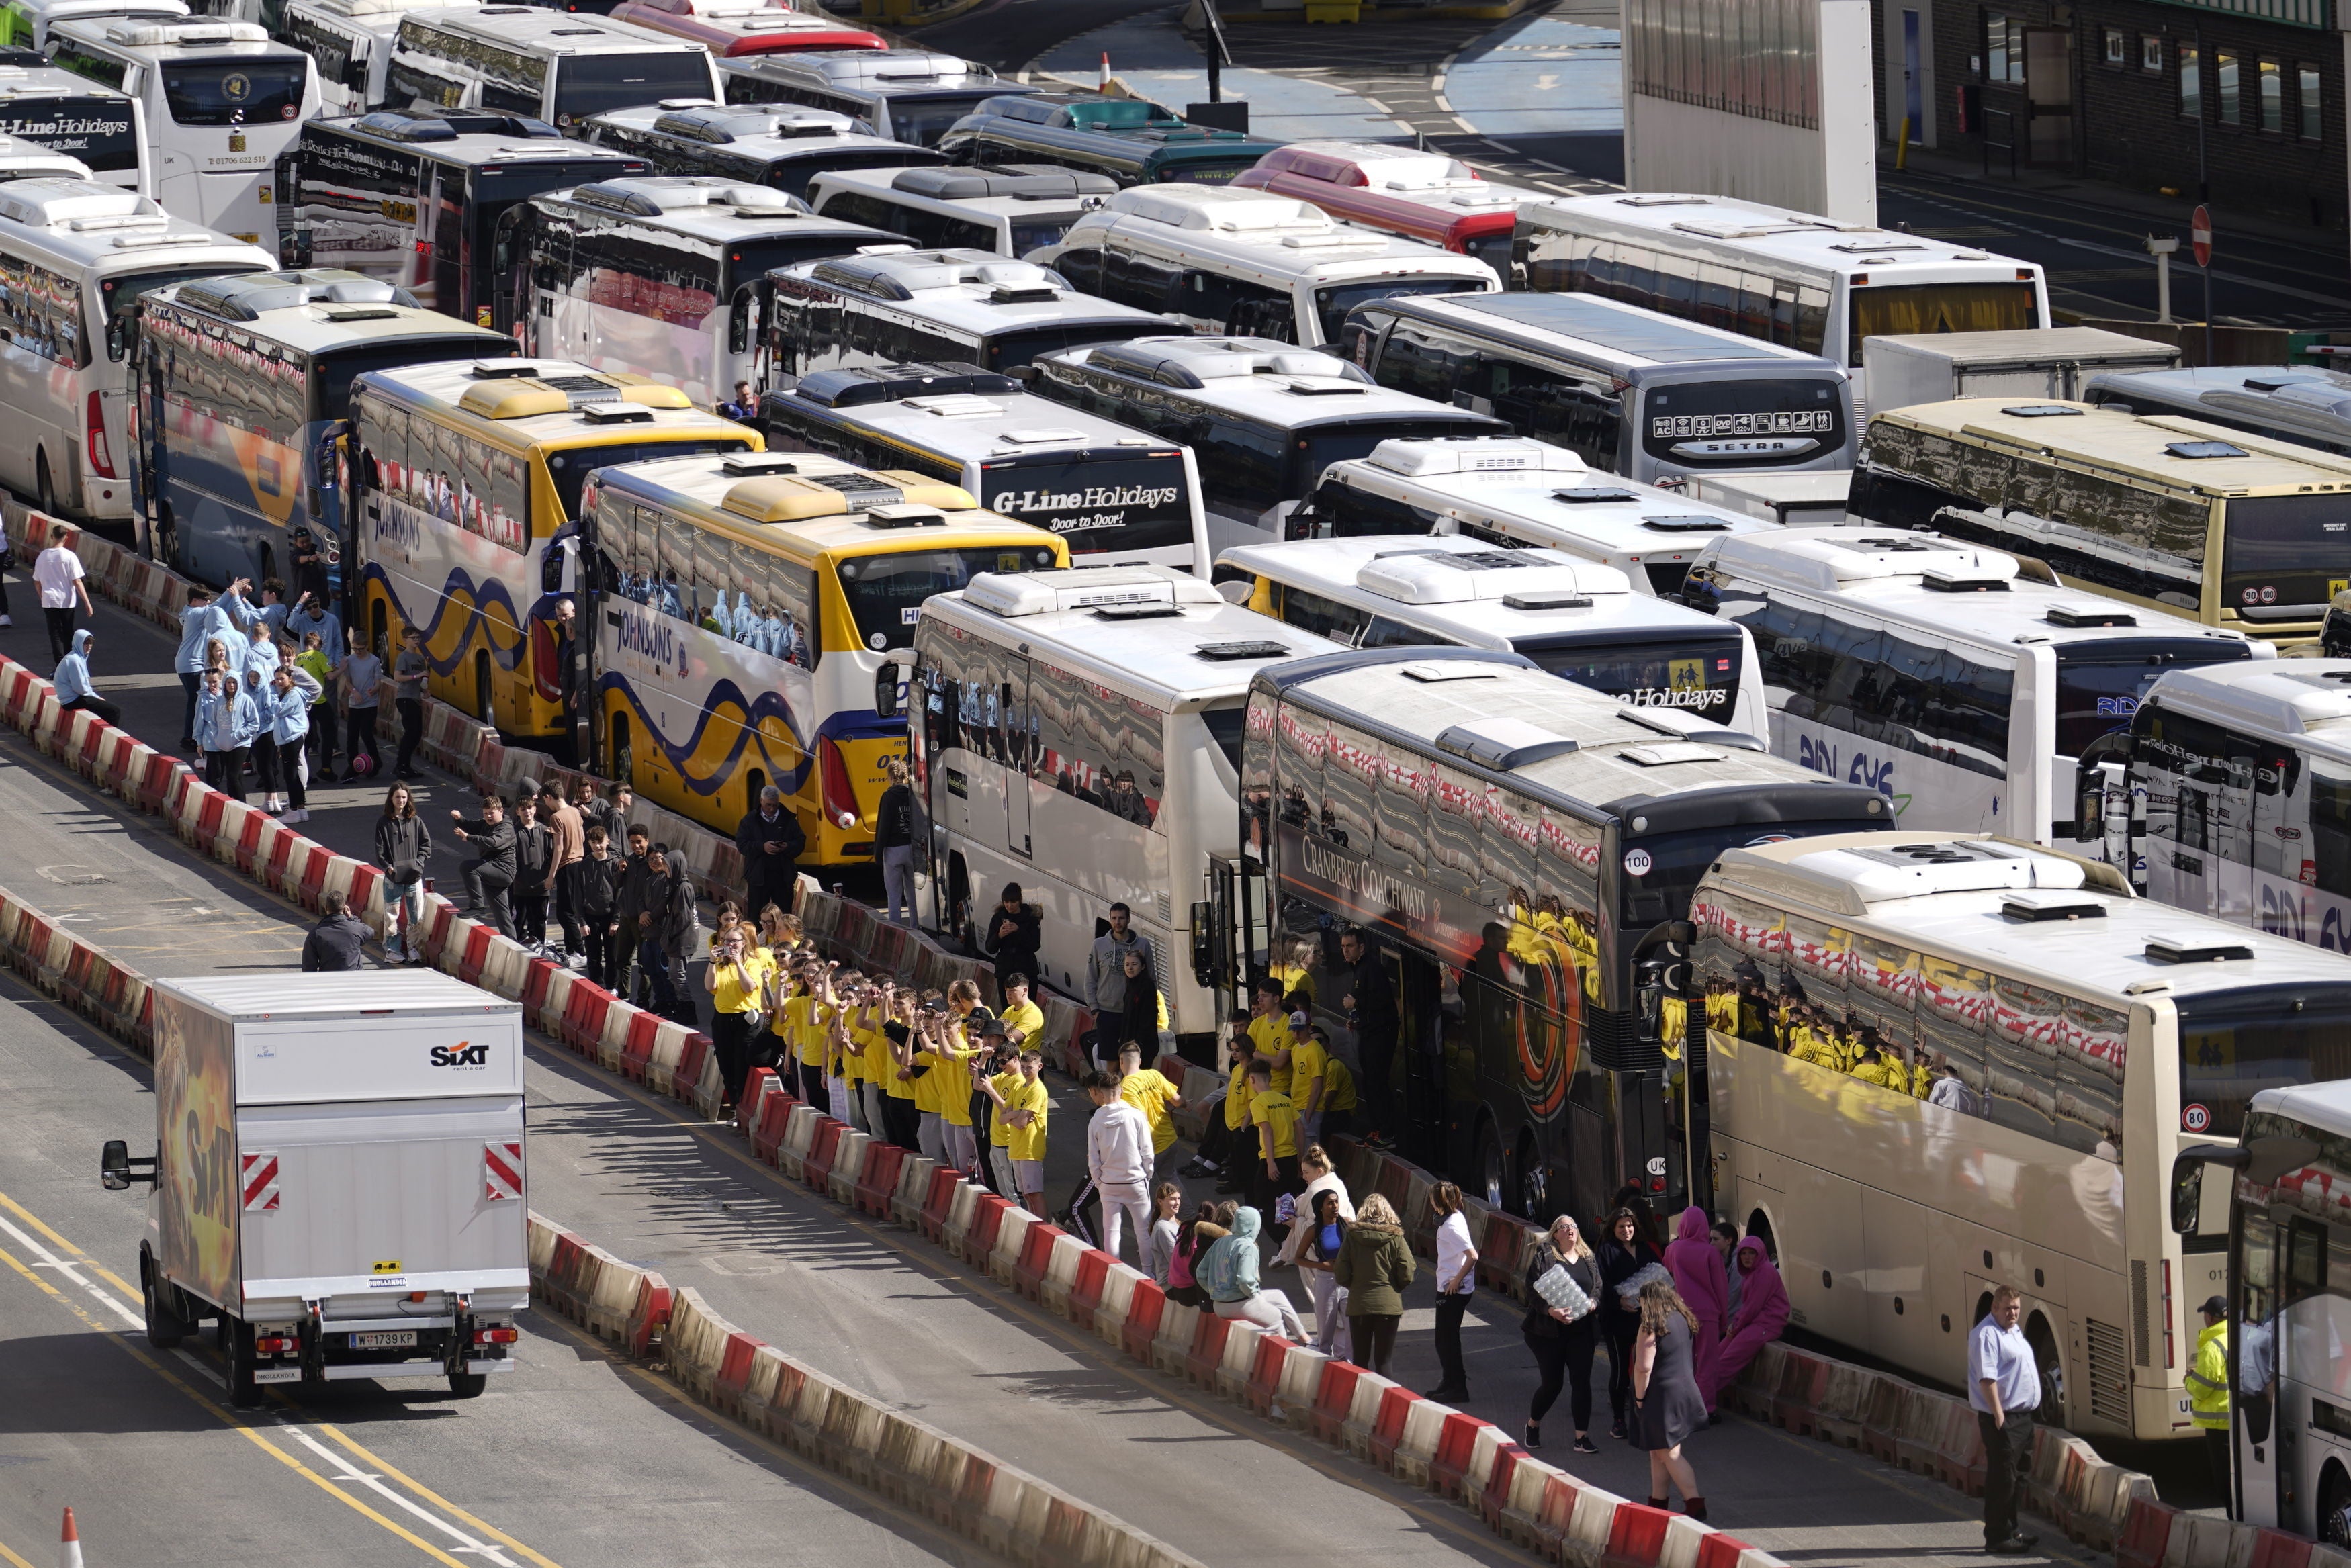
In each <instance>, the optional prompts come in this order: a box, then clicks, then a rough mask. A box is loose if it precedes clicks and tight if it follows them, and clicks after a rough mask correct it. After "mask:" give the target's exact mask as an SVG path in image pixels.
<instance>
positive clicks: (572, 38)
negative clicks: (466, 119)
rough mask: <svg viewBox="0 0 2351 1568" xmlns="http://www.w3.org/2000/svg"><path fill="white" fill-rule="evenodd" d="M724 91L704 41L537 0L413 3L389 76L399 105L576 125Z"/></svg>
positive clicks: (394, 104)
mask: <svg viewBox="0 0 2351 1568" xmlns="http://www.w3.org/2000/svg"><path fill="white" fill-rule="evenodd" d="M719 97H720V94H719V90H718V75H717V71H716V68H715V67H713V66H712V65H711V63H710V53H709V51H708V50H706V49H705V48H703V47H702V46H701V45H699V44H690V43H687V42H686V41H685V40H684V39H683V38H671V37H664V36H663V35H661V34H659V33H653V32H648V31H646V30H645V29H644V28H643V27H632V26H629V25H628V24H627V23H626V22H615V21H613V20H612V19H611V17H609V16H591V15H588V14H586V13H578V12H567V11H553V10H544V9H541V8H540V7H538V6H536V5H465V6H450V7H444V8H441V9H436V10H429V11H413V12H411V13H410V14H409V15H408V16H405V17H403V18H402V21H401V24H400V32H399V35H398V36H397V37H396V38H395V39H394V40H393V43H392V68H391V71H390V72H389V74H388V75H387V76H386V77H385V78H384V102H385V104H386V105H388V106H389V107H391V108H392V109H419V108H422V109H499V110H503V111H504V112H506V113H507V114H527V115H529V116H531V117H532V118H534V119H543V120H546V121H547V122H548V123H549V124H550V125H559V126H562V127H564V128H565V129H566V130H569V128H571V127H572V126H575V125H584V124H586V123H587V121H588V120H589V119H590V118H591V117H593V116H595V115H599V114H603V113H606V112H608V111H610V110H611V109H631V108H633V107H635V106H636V105H638V104H645V103H658V102H660V101H661V100H662V99H665V98H692V99H708V100H712V101H716V99H718V98H719Z"/></svg>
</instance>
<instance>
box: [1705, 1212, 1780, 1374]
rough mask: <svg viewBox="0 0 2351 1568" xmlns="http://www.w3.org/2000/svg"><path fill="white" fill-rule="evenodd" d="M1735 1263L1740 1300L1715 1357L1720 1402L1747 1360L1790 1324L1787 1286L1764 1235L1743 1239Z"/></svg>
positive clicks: (1731, 1315)
mask: <svg viewBox="0 0 2351 1568" xmlns="http://www.w3.org/2000/svg"><path fill="white" fill-rule="evenodd" d="M1733 1263H1734V1266H1735V1268H1736V1269H1737V1271H1738V1275H1739V1304H1738V1305H1737V1306H1736V1307H1734V1308H1733V1309H1731V1314H1730V1335H1729V1338H1727V1339H1725V1340H1724V1341H1723V1342H1722V1350H1721V1353H1720V1354H1719V1355H1717V1356H1716V1357H1715V1362H1714V1388H1715V1394H1716V1397H1717V1402H1718V1403H1719V1401H1720V1396H1721V1393H1722V1390H1724V1389H1725V1388H1728V1387H1729V1386H1731V1385H1732V1384H1733V1383H1736V1382H1738V1381H1739V1375H1740V1373H1742V1372H1744V1371H1746V1370H1747V1364H1748V1363H1749V1362H1750V1361H1752V1360H1754V1359H1755V1357H1756V1355H1757V1353H1758V1352H1760V1351H1761V1349H1762V1348H1763V1347H1764V1346H1765V1345H1769V1344H1771V1342H1772V1341H1773V1340H1775V1339H1777V1338H1779V1337H1780V1335H1781V1334H1782V1332H1783V1331H1784V1330H1785V1329H1786V1328H1787V1326H1788V1286H1787V1283H1786V1282H1785V1281H1783V1280H1782V1279H1781V1278H1780V1271H1779V1269H1778V1268H1777V1267H1775V1266H1774V1265H1773V1263H1772V1262H1771V1251H1770V1250H1769V1249H1768V1248H1766V1247H1765V1246H1764V1245H1763V1239H1762V1238H1761V1237H1760V1236H1750V1237H1748V1238H1747V1239H1746V1240H1745V1241H1741V1242H1740V1243H1739V1250H1738V1251H1737V1252H1736V1253H1734V1254H1733Z"/></svg>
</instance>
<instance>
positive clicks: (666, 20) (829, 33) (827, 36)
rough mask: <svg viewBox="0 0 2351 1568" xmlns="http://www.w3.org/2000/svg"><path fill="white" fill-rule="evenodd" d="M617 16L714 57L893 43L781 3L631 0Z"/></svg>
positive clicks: (614, 11) (618, 9)
mask: <svg viewBox="0 0 2351 1568" xmlns="http://www.w3.org/2000/svg"><path fill="white" fill-rule="evenodd" d="M612 15H613V16H615V17H617V18H619V19H620V20H622V21H623V22H633V23H635V24H636V25H637V26H640V27H650V28H652V29H653V31H655V32H658V33H667V34H669V35H670V36H673V37H679V38H691V39H692V40H694V42H695V43H697V44H700V45H702V46H704V47H705V48H707V49H709V50H710V52H711V53H712V54H714V55H721V56H726V57H741V56H745V55H780V54H790V53H796V52H798V51H799V50H802V49H886V48H888V47H890V46H889V45H888V44H887V43H885V42H883V40H882V39H881V38H880V37H879V36H876V35H874V34H872V33H869V32H867V31H865V30H864V29H863V28H862V27H848V26H841V24H839V23H837V22H833V21H831V20H830V19H828V18H825V17H821V16H810V14H809V13H807V12H805V11H793V10H788V9H786V8H784V7H782V6H765V7H760V8H758V9H737V8H735V7H733V6H726V5H716V6H713V5H702V6H697V5H696V4H695V0H626V4H624V5H616V6H614V7H613V9H612Z"/></svg>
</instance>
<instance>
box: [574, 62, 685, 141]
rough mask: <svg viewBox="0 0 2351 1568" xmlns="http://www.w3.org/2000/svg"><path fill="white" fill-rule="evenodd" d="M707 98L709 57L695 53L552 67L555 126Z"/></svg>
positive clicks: (575, 123) (575, 63)
mask: <svg viewBox="0 0 2351 1568" xmlns="http://www.w3.org/2000/svg"><path fill="white" fill-rule="evenodd" d="M710 96H711V87H710V57H709V56H708V55H706V54H705V53H703V52H702V51H701V50H699V49H695V50H694V51H692V52H688V51H686V50H684V49H660V50H652V51H648V52H647V53H645V54H642V55H572V56H569V57H566V58H565V59H564V60H563V62H562V63H561V64H560V65H559V66H558V67H556V73H555V122H556V123H557V124H558V125H577V124H580V122H581V121H583V120H585V119H588V118H589V117H590V115H598V114H602V113H604V112H605V111H606V110H608V109H633V108H635V107H636V106H637V105H638V104H641V103H659V102H660V101H661V100H662V99H665V98H708V97H710Z"/></svg>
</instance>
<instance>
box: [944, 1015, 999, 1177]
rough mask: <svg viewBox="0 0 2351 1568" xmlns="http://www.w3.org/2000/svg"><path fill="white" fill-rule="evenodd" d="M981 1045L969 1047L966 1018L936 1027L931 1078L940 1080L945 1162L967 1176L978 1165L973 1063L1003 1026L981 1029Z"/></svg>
mask: <svg viewBox="0 0 2351 1568" xmlns="http://www.w3.org/2000/svg"><path fill="white" fill-rule="evenodd" d="M977 1027H978V1030H979V1037H980V1042H981V1044H977V1045H975V1044H967V1040H968V1038H969V1037H968V1036H967V1034H966V1033H965V1028H966V1023H965V1021H964V1020H963V1019H949V1020H946V1021H943V1022H941V1023H937V1024H935V1026H934V1038H933V1040H932V1042H931V1045H930V1054H931V1055H932V1056H933V1057H934V1058H935V1060H936V1061H937V1065H936V1066H935V1067H933V1068H932V1069H931V1072H930V1076H932V1077H934V1078H936V1079H938V1080H939V1086H938V1090H937V1096H936V1097H937V1099H938V1103H939V1116H940V1118H941V1122H942V1127H941V1132H942V1135H943V1137H944V1140H945V1142H946V1151H947V1157H946V1163H947V1165H948V1166H950V1167H952V1168H955V1169H956V1170H960V1171H964V1172H967V1173H972V1172H976V1171H977V1168H978V1166H979V1140H978V1139H977V1137H975V1136H974V1135H973V1133H972V1127H971V1095H972V1088H971V1071H972V1063H973V1062H974V1061H975V1060H976V1059H977V1058H978V1057H980V1056H983V1055H985V1054H987V1042H988V1040H989V1038H990V1037H989V1035H988V1033H987V1031H988V1030H989V1029H991V1028H993V1029H995V1030H997V1031H998V1034H997V1035H996V1036H995V1038H997V1039H1001V1038H1002V1033H1001V1032H1002V1029H1003V1027H1004V1026H1003V1025H1002V1024H1000V1023H997V1021H996V1020H995V1019H993V1018H990V1019H988V1020H987V1021H986V1022H985V1023H980V1024H979V1025H978V1026H977Z"/></svg>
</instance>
